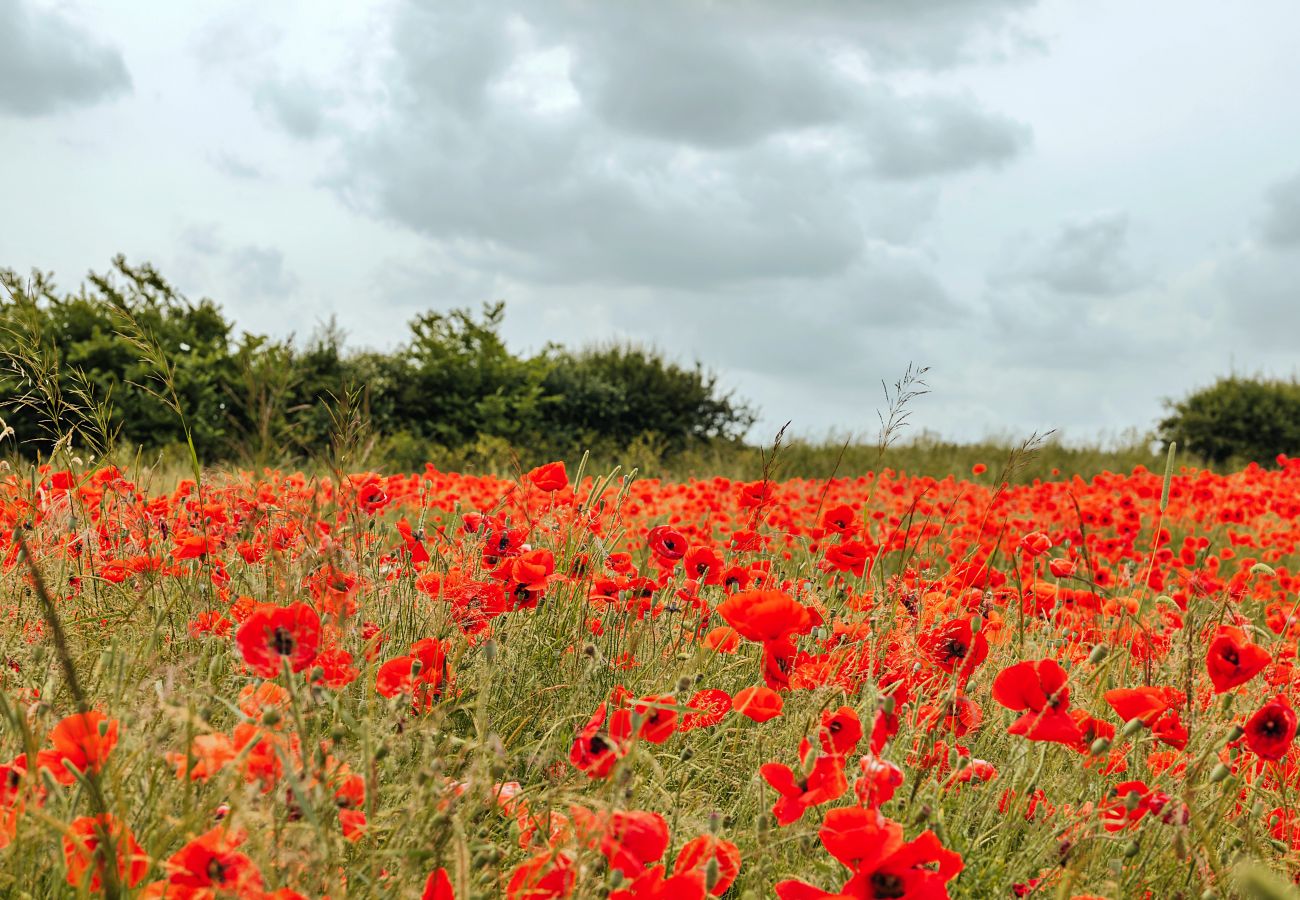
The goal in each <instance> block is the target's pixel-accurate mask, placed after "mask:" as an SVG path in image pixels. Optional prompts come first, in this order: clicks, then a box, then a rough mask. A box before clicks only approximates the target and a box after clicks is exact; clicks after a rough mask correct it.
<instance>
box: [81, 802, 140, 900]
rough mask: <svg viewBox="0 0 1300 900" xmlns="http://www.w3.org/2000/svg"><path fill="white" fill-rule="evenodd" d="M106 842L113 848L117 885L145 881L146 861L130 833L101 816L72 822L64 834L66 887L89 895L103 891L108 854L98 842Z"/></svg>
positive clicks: (116, 821)
mask: <svg viewBox="0 0 1300 900" xmlns="http://www.w3.org/2000/svg"><path fill="white" fill-rule="evenodd" d="M105 838H107V839H108V841H109V842H110V843H111V845H112V847H113V856H114V858H115V859H116V862H117V865H116V867H115V868H116V869H117V881H118V884H120V885H126V886H127V887H135V886H136V885H137V884H139V883H140V882H141V881H142V880H144V876H145V875H146V874H147V873H148V872H149V857H147V856H145V853H144V850H143V848H141V846H140V845H139V844H138V843H136V840H135V835H133V834H131V829H129V828H127V827H126V825H125V824H124V823H123V822H122V821H121V820H119V819H118V818H117V817H116V816H113V815H111V814H109V813H104V814H102V815H98V816H82V817H81V818H79V819H73V820H72V824H71V825H69V826H68V830H67V832H65V833H64V835H63V859H64V862H65V863H66V864H67V867H68V884H70V885H72V886H73V887H74V888H75V887H84V888H85V889H86V890H88V891H90V892H91V893H92V894H96V893H99V892H100V891H102V890H103V889H104V863H105V861H106V857H107V854H106V853H104V852H103V851H102V850H101V849H100V841H101V840H104V839H105ZM87 874H89V880H87Z"/></svg>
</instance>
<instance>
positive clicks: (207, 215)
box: [0, 0, 1300, 440]
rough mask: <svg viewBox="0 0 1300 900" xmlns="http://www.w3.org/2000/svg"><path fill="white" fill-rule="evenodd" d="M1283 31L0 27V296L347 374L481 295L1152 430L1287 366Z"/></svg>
mask: <svg viewBox="0 0 1300 900" xmlns="http://www.w3.org/2000/svg"><path fill="white" fill-rule="evenodd" d="M1298 33H1300V6H1297V4H1296V3H1295V2H1294V0H1257V2H1253V3H1250V4H1232V3H1222V2H1219V0H1143V2H1133V0H1087V2H1083V0H1075V2H1064V0H1041V2H1035V0H906V2H904V0H841V2H835V0H800V2H798V3H791V2H789V0H726V2H705V0H689V2H688V0H654V2H649V0H646V2H633V0H627V2H616V3H614V2H599V3H596V2H591V3H586V2H579V0H568V2H565V0H553V2H546V3H542V2H537V3H527V2H514V3H505V2H502V3H497V2H482V0H476V2H473V3H461V2H451V0H445V2H418V0H391V2H383V3H370V4H358V3H342V2H339V3H333V2H322V0H311V2H305V0H304V2H278V3H274V4H270V3H265V2H229V3H218V2H200V3H172V4H163V3H157V2H152V0H120V2H115V3H112V4H97V3H91V2H87V0H58V2H45V0H0V40H2V41H3V46H2V47H0V197H3V213H2V214H0V266H8V267H12V268H16V269H19V270H22V271H25V270H28V269H30V268H33V267H37V268H40V269H43V270H47V271H53V272H54V273H55V275H56V277H57V279H58V281H59V283H60V284H61V285H62V286H64V287H68V288H73V287H75V286H76V285H77V284H78V283H79V282H80V280H81V279H82V277H83V276H84V274H85V272H86V271H87V270H89V269H92V268H94V269H103V268H105V267H107V265H108V263H109V260H110V259H111V257H112V256H113V255H114V254H115V253H119V252H120V253H125V254H126V255H127V256H128V257H129V258H130V259H131V260H132V261H136V262H143V261H151V262H153V263H154V264H155V265H156V266H158V267H159V269H160V270H161V272H162V273H163V274H164V275H165V276H167V277H169V278H171V279H172V280H173V281H174V282H176V283H177V284H178V285H179V286H180V288H181V289H182V290H183V291H184V292H186V293H187V294H189V295H190V296H192V297H195V298H197V297H200V296H208V297H211V298H213V299H215V300H217V301H218V302H220V303H221V304H222V305H223V306H224V307H225V308H226V310H227V311H228V313H230V314H231V315H232V316H233V318H234V319H235V320H236V322H237V323H238V326H239V327H240V328H241V329H246V330H251V331H256V332H269V333H272V334H276V335H285V334H289V333H296V334H298V335H300V336H306V335H308V334H309V333H310V332H311V331H312V330H313V329H314V327H316V326H317V324H318V323H320V322H321V321H323V320H325V319H327V318H329V317H330V316H335V317H337V319H338V321H339V323H340V324H341V325H342V326H343V327H344V329H345V330H346V331H347V332H348V334H349V335H350V340H351V341H352V343H353V344H355V345H357V346H370V347H386V346H392V345H393V344H395V343H397V342H399V341H400V340H402V339H403V336H404V334H405V330H406V322H407V321H408V320H409V319H410V317H411V316H412V315H414V314H415V313H416V312H418V311H420V310H423V309H427V308H441V309H446V308H450V307H454V306H467V305H468V306H473V307H478V306H479V305H480V304H482V303H483V302H484V301H489V300H495V299H502V300H505V301H506V323H505V329H504V330H505V335H506V337H507V340H508V341H509V343H510V345H511V346H512V347H513V348H515V349H517V350H520V351H530V350H535V349H538V348H540V347H541V346H543V345H544V344H545V343H546V342H547V341H560V342H563V343H566V344H569V345H581V344H584V343H587V342H593V341H601V340H608V339H611V338H632V339H635V340H639V341H643V342H647V343H652V344H654V345H655V346H657V347H659V348H660V349H662V350H664V351H665V352H667V353H668V354H669V355H671V356H673V357H674V358H677V359H679V360H681V361H683V362H690V361H693V360H695V359H699V360H701V361H702V362H704V363H705V364H706V365H707V366H709V367H711V368H712V369H714V370H715V371H716V372H717V373H718V374H719V375H720V376H721V379H722V381H723V383H724V384H725V385H726V386H727V387H729V388H733V389H735V391H736V392H737V394H738V395H740V396H742V397H745V398H747V399H749V400H751V401H753V402H754V403H755V404H757V405H758V406H759V407H760V409H761V411H762V419H761V421H760V423H759V425H758V426H757V428H756V431H755V433H754V436H755V437H760V436H768V437H770V434H771V433H772V432H774V431H775V430H776V428H777V427H779V426H780V424H781V423H782V422H784V421H785V420H787V419H790V420H793V425H792V428H793V429H794V430H795V431H796V432H797V433H801V434H805V435H810V436H819V435H824V434H825V433H826V432H827V431H828V430H829V429H832V428H834V429H837V430H839V431H859V432H868V433H869V432H873V431H874V428H875V413H874V410H875V408H876V407H877V406H878V405H879V404H880V382H881V380H882V379H885V380H889V381H892V380H894V379H895V378H897V377H898V376H899V375H901V374H902V372H903V370H904V369H905V368H906V366H907V364H908V362H915V363H918V364H922V365H928V366H930V367H931V372H930V376H929V382H930V386H931V387H932V389H933V392H932V393H931V394H930V395H929V396H927V397H925V398H924V399H923V400H921V401H920V402H919V403H918V405H917V406H916V412H915V417H914V422H915V424H916V425H917V426H919V427H924V428H928V429H932V430H935V431H938V432H940V433H942V434H944V435H948V436H953V437H959V438H978V437H982V436H985V435H989V434H1000V435H1023V434H1024V433H1027V432H1029V431H1032V430H1040V431H1041V430H1045V429H1050V428H1057V429H1060V430H1062V432H1063V433H1064V434H1065V436H1066V437H1067V438H1071V439H1076V440H1084V439H1088V438H1092V437H1096V436H1100V435H1106V434H1112V435H1113V434H1115V433H1117V432H1119V431H1121V430H1122V429H1124V428H1127V427H1133V426H1135V427H1138V428H1142V429H1146V428H1149V427H1151V425H1152V424H1153V422H1154V421H1155V420H1156V419H1157V418H1158V417H1159V415H1160V412H1161V400H1162V398H1164V397H1169V396H1179V395H1182V394H1183V393H1185V392H1186V391H1187V390H1189V389H1191V388H1193V387H1196V386H1199V385H1202V384H1204V383H1207V382H1208V381H1210V380H1212V379H1213V378H1214V377H1215V376H1216V375H1219V374H1222V373H1226V372H1228V371H1229V370H1230V369H1232V368H1233V367H1234V366H1235V368H1236V370H1237V371H1239V372H1245V373H1254V372H1268V373H1272V374H1278V375H1291V374H1293V373H1294V372H1295V371H1296V364H1297V349H1296V348H1297V347H1300V103H1298V102H1297V99H1296V86H1297V85H1300V54H1297V53H1296V52H1295V37H1296V35H1297V34H1298Z"/></svg>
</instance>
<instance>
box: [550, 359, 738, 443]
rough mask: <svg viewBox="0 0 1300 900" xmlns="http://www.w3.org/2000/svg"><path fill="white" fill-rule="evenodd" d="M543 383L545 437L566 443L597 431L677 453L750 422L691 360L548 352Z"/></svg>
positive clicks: (729, 435) (732, 432) (733, 433)
mask: <svg viewBox="0 0 1300 900" xmlns="http://www.w3.org/2000/svg"><path fill="white" fill-rule="evenodd" d="M543 386H544V388H545V392H546V395H547V397H548V398H553V402H552V404H551V406H550V409H549V412H548V414H547V420H548V423H549V425H550V427H551V428H552V429H553V434H554V436H555V437H556V438H557V439H559V440H561V441H566V442H568V443H571V444H580V443H582V441H583V439H584V438H585V437H586V436H588V435H602V436H605V437H607V438H610V439H612V440H614V441H615V442H616V443H617V444H618V445H619V446H623V447H626V446H628V445H630V444H631V443H632V442H633V441H635V440H637V439H638V438H642V437H643V436H645V435H654V436H656V437H657V438H658V439H659V440H660V441H661V442H662V443H663V444H664V446H665V448H666V449H667V450H668V452H674V453H679V452H681V451H682V450H684V449H686V447H688V446H690V445H691V444H693V443H696V442H700V441H710V440H713V439H718V438H721V439H735V438H739V437H740V436H742V435H743V434H744V432H745V431H746V430H748V429H749V427H750V426H751V425H753V423H754V419H755V417H754V415H753V413H752V412H751V411H750V410H748V409H746V408H745V407H744V406H743V405H741V404H738V403H736V402H735V401H733V399H732V397H731V395H729V394H720V393H719V390H718V385H717V379H716V378H715V377H713V376H712V375H709V374H708V373H706V372H704V371H703V369H702V368H701V367H700V366H699V365H698V364H697V365H696V366H695V367H694V368H693V369H685V368H682V367H680V366H677V365H674V364H672V363H665V362H664V359H663V357H662V356H659V355H658V354H656V353H653V352H651V351H648V350H645V349H644V348H640V347H635V346H629V345H615V346H611V347H603V348H592V349H588V350H584V351H582V352H579V353H565V352H559V353H556V354H555V355H554V356H553V358H552V363H551V369H550V371H549V372H548V373H547V375H546V378H545V381H544V382H543Z"/></svg>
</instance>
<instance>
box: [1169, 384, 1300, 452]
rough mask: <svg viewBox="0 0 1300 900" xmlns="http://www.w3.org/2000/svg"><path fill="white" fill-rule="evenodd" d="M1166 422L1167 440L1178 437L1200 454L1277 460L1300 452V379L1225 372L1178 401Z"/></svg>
mask: <svg viewBox="0 0 1300 900" xmlns="http://www.w3.org/2000/svg"><path fill="white" fill-rule="evenodd" d="M1168 406H1169V409H1170V415H1169V416H1168V417H1167V418H1165V419H1164V420H1163V421H1162V422H1161V423H1160V438H1161V440H1163V441H1164V442H1165V445H1166V446H1168V444H1169V443H1170V442H1171V441H1177V442H1178V445H1179V446H1180V447H1183V448H1185V449H1186V450H1188V451H1189V452H1191V453H1192V454H1193V455H1195V456H1199V457H1201V458H1203V459H1205V460H1207V461H1209V462H1212V463H1216V464H1222V463H1225V462H1229V461H1252V462H1257V463H1261V464H1271V463H1273V462H1274V461H1275V460H1276V458H1277V456H1278V455H1279V454H1287V455H1292V456H1294V455H1297V454H1300V383H1297V382H1296V381H1295V380H1294V379H1291V380H1289V381H1283V380H1279V379H1263V378H1241V377H1238V376H1236V375H1233V376H1229V377H1227V378H1220V379H1219V380H1218V381H1216V382H1215V383H1214V384H1212V385H1211V386H1209V387H1207V388H1203V389H1201V390H1199V391H1196V392H1195V393H1193V394H1191V395H1190V396H1188V397H1186V398H1184V399H1182V400H1179V401H1177V402H1170V403H1168Z"/></svg>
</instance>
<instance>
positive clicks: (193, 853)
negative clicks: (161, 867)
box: [164, 825, 262, 896]
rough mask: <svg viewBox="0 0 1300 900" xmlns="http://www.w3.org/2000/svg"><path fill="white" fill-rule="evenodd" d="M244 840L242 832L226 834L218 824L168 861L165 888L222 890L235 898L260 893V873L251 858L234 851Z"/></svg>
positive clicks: (227, 832) (228, 832) (236, 850)
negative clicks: (166, 884) (167, 886)
mask: <svg viewBox="0 0 1300 900" xmlns="http://www.w3.org/2000/svg"><path fill="white" fill-rule="evenodd" d="M244 837H245V835H244V833H243V832H242V831H227V830H226V829H225V828H224V827H222V826H220V825H218V826H217V827H216V828H213V829H212V830H211V831H207V832H204V833H203V834H201V835H199V836H198V837H196V838H194V840H192V841H190V842H189V843H188V844H186V845H185V846H184V847H182V848H181V849H179V850H177V851H176V852H175V853H174V854H172V856H171V857H170V858H169V859H168V860H167V866H166V868H167V883H168V885H170V886H174V887H179V888H191V889H193V888H198V889H207V891H209V892H217V891H223V892H229V893H230V894H232V895H234V896H246V895H250V894H255V893H257V892H259V891H260V890H261V889H262V873H261V872H259V871H258V870H257V866H256V864H255V863H254V862H253V860H252V859H250V858H249V857H248V856H247V855H246V854H244V853H240V852H239V850H238V849H237V848H238V847H239V845H240V844H242V843H243V842H244ZM180 893H181V894H185V893H186V892H184V891H182V892H180ZM191 893H192V892H191ZM170 895H171V894H170V893H168V894H165V895H164V896H170ZM199 896H202V894H199Z"/></svg>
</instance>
